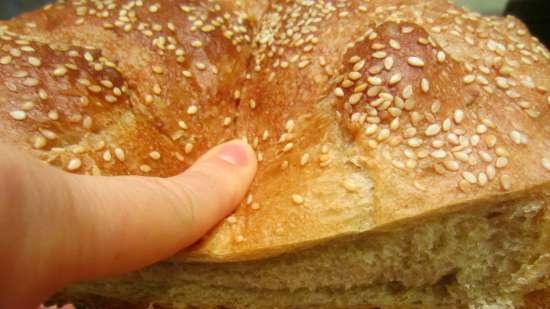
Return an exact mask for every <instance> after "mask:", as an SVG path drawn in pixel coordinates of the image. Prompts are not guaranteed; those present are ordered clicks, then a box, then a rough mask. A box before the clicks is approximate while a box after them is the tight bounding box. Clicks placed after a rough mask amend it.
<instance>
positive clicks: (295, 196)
mask: <svg viewBox="0 0 550 309" xmlns="http://www.w3.org/2000/svg"><path fill="white" fill-rule="evenodd" d="M292 202H294V204H296V205H301V204H303V203H304V202H305V200H304V198H303V197H302V196H301V195H299V194H293V195H292Z"/></svg>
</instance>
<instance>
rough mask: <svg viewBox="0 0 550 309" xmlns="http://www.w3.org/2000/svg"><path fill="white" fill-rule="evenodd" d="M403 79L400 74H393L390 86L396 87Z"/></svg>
mask: <svg viewBox="0 0 550 309" xmlns="http://www.w3.org/2000/svg"><path fill="white" fill-rule="evenodd" d="M402 78H403V76H402V75H401V74H399V73H396V74H393V75H392V76H391V77H390V81H389V83H390V85H395V84H397V83H399V82H400V81H401V79H402Z"/></svg>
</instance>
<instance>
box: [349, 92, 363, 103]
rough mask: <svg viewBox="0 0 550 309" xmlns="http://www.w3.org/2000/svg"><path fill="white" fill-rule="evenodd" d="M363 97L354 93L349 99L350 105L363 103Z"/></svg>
mask: <svg viewBox="0 0 550 309" xmlns="http://www.w3.org/2000/svg"><path fill="white" fill-rule="evenodd" d="M362 97H363V94H362V93H354V94H352V95H351V96H350V97H349V103H350V104H351V105H354V104H357V103H359V101H361V98H362Z"/></svg>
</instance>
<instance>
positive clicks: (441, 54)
mask: <svg viewBox="0 0 550 309" xmlns="http://www.w3.org/2000/svg"><path fill="white" fill-rule="evenodd" d="M446 58H447V55H445V52H443V51H441V50H440V51H438V52H437V62H439V63H443V62H445V59H446Z"/></svg>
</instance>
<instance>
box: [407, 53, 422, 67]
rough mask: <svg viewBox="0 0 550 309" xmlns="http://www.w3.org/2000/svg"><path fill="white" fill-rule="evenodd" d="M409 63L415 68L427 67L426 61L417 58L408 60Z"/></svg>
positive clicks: (413, 57)
mask: <svg viewBox="0 0 550 309" xmlns="http://www.w3.org/2000/svg"><path fill="white" fill-rule="evenodd" d="M407 63H408V64H409V65H410V66H413V67H423V66H424V65H425V63H424V60H422V58H420V57H417V56H412V57H409V58H407Z"/></svg>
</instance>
